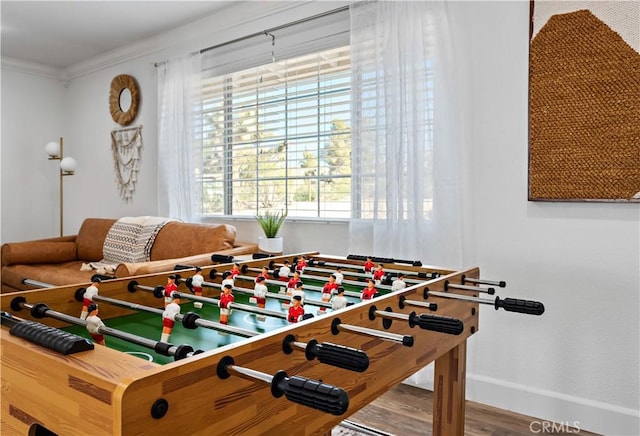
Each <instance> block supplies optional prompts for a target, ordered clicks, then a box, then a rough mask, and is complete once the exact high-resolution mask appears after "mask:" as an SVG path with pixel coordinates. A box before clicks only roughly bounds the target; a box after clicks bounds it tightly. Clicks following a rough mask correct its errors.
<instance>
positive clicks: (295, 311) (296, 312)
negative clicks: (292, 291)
mask: <svg viewBox="0 0 640 436" xmlns="http://www.w3.org/2000/svg"><path fill="white" fill-rule="evenodd" d="M292 301H293V304H291V306H289V314H288V315H287V320H288V321H289V322H290V323H295V322H298V321H300V320H301V319H302V317H303V316H304V307H302V297H300V295H294V296H293V298H292Z"/></svg>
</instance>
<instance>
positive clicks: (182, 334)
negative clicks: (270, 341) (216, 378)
mask: <svg viewBox="0 0 640 436" xmlns="http://www.w3.org/2000/svg"><path fill="white" fill-rule="evenodd" d="M304 284H305V286H306V285H311V286H316V287H322V285H323V284H324V282H323V281H321V280H311V279H308V278H307V279H305V280H304ZM240 286H242V285H240ZM284 286H285V284H284V283H283V286H282V287H280V286H278V285H273V284H270V285H268V287H269V291H270V292H273V293H278V292H279V291H280V290H281V288H283V287H284ZM363 287H364V286H363ZM247 288H248V286H247ZM345 289H346V290H351V291H354V292H360V291H361V290H362V287H359V286H348V285H347V286H345ZM181 292H182V293H184V294H188V291H186V292H185V291H181ZM204 294H205V295H207V296H213V297H214V298H215V297H217V295H218V294H219V291H218V290H217V289H205V291H204ZM305 294H306V298H307V300H321V293H320V292H318V291H309V290H305ZM234 296H235V301H236V303H242V304H250V305H253V304H251V303H250V302H249V298H250V296H249V295H245V294H243V293H240V292H234ZM184 300H186V299H183V301H184ZM349 300H350V301H352V302H354V303H355V302H358V299H357V298H349ZM98 305H99V306H104V305H107V303H104V302H102V303H98ZM156 307H158V308H161V307H162V300H158V304H157V305H156ZM181 307H182V310H181V313H182V314H186V313H187V312H195V313H197V314H198V315H200V316H201V318H202V319H207V320H210V321H215V322H218V321H219V319H220V310H219V308H218V307H217V306H216V305H212V304H207V303H204V305H203V307H202V308H199V309H198V308H195V307H194V305H193V302H190V301H189V302H186V303H183V304H181ZM266 309H269V310H272V311H277V312H281V313H285V314H286V309H285V308H283V301H279V300H276V299H273V298H267V305H266ZM318 309H319V307H318V306H314V305H313V304H310V303H307V304H305V311H306V313H311V314H313V315H314V316H316V315H317V312H318ZM79 310H80V307H78V311H79ZM329 310H330V309H329ZM103 322H104V323H105V325H106V326H107V327H111V328H114V329H117V330H122V331H125V332H128V333H132V334H135V335H138V336H142V337H145V338H148V339H153V340H160V335H161V333H162V318H161V316H160V315H157V314H152V313H146V312H139V313H136V314H132V315H126V316H121V317H118V318H113V319H105V320H103ZM229 325H231V326H234V327H239V328H243V329H246V330H250V331H254V332H258V333H264V332H268V331H272V330H275V329H278V328H281V327H283V326H286V325H288V323H287V321H286V320H284V319H280V318H276V317H266V318H265V319H263V320H261V319H259V318H258V316H257V315H255V314H253V313H249V312H244V311H240V310H233V311H232V312H231V314H230V316H229ZM65 330H67V331H69V332H72V333H75V334H78V335H80V336H83V337H86V338H90V336H89V334H88V332H87V331H86V329H85V328H84V327H80V326H71V327H68V328H66V329H65ZM243 339H244V338H243V337H242V336H237V335H234V334H231V333H221V332H218V331H216V330H211V329H207V328H204V327H198V328H196V329H194V330H190V329H186V328H185V327H183V326H182V323H180V322H176V325H175V327H174V329H173V332H172V333H171V337H170V342H171V343H172V344H174V345H182V344H185V345H190V346H191V347H193V349H194V350H204V351H207V350H213V349H216V348H218V347H222V346H225V345H228V344H231V343H234V342H237V341H241V340H243ZM105 341H106V344H107V346H108V347H110V348H114V349H116V350H120V351H123V352H126V353H130V354H133V355H136V356H138V357H141V358H143V359H149V360H151V361H153V362H156V363H160V364H164V363H168V362H173V358H172V357H168V356H163V355H160V354H157V353H155V352H154V351H153V350H151V349H148V348H145V347H142V346H139V345H135V344H132V343H130V342H128V341H125V340H122V339H118V338H114V337H110V336H106V337H105Z"/></svg>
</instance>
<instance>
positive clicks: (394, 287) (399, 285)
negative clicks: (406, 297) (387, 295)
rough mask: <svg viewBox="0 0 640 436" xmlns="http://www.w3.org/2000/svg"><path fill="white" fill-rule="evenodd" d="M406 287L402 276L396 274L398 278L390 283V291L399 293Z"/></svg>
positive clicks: (401, 274)
mask: <svg viewBox="0 0 640 436" xmlns="http://www.w3.org/2000/svg"><path fill="white" fill-rule="evenodd" d="M406 287H407V282H405V281H404V274H403V273H398V277H396V279H395V280H394V281H393V283H391V291H392V292H395V291H401V290H402V289H404V288H406Z"/></svg>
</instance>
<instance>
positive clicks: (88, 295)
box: [80, 277, 102, 319]
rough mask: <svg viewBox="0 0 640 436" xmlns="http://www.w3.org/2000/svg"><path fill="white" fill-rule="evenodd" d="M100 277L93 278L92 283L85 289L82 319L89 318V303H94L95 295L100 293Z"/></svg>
mask: <svg viewBox="0 0 640 436" xmlns="http://www.w3.org/2000/svg"><path fill="white" fill-rule="evenodd" d="M100 283H102V280H100V278H99V277H94V278H93V279H92V280H91V285H90V286H88V287H87V289H85V290H84V295H83V296H82V311H81V312H80V319H87V315H88V314H89V305H90V304H91V303H93V297H95V296H96V295H98V288H99V287H100Z"/></svg>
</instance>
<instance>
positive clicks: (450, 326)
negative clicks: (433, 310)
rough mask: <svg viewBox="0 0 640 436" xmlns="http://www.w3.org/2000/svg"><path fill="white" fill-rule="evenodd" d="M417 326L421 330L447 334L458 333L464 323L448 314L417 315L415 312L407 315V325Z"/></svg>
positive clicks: (460, 331) (462, 329)
mask: <svg viewBox="0 0 640 436" xmlns="http://www.w3.org/2000/svg"><path fill="white" fill-rule="evenodd" d="M415 325H417V326H419V327H420V328H421V329H423V330H431V331H434V332H440V333H446V334H449V335H459V334H460V333H462V332H463V331H464V324H463V323H462V321H460V320H459V319H457V318H451V317H448V316H439V315H429V314H427V313H421V314H420V315H419V316H418V315H416V313H415V312H411V314H410V315H409V326H410V327H413V326H415Z"/></svg>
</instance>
